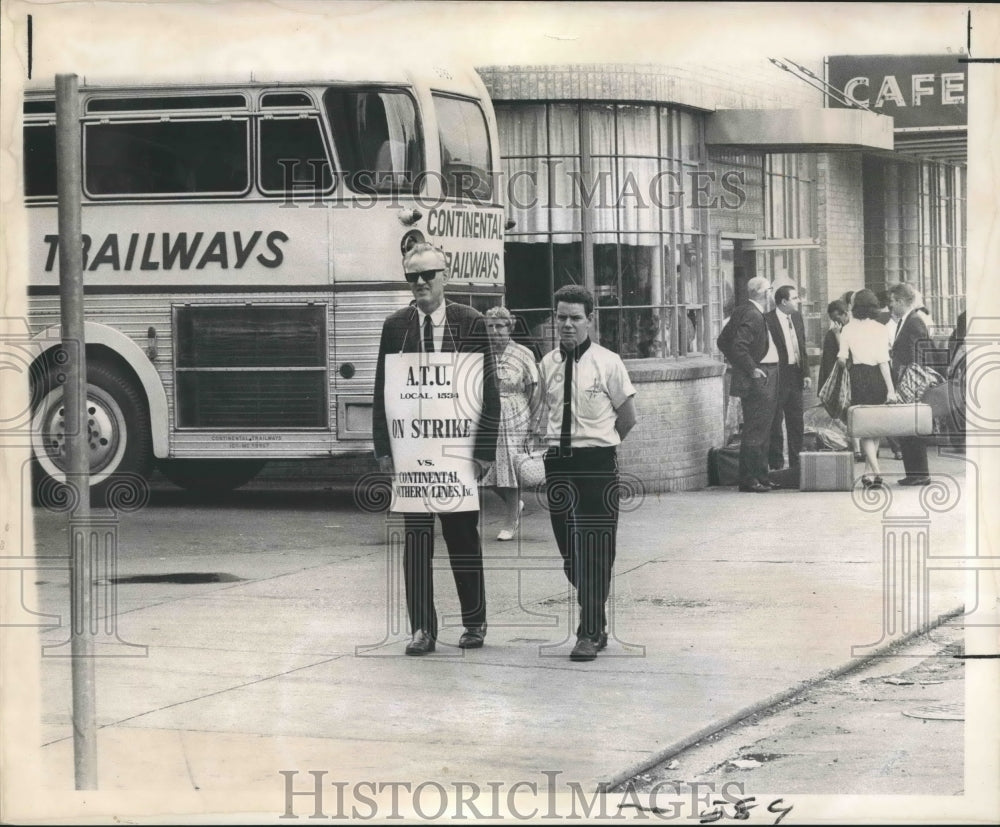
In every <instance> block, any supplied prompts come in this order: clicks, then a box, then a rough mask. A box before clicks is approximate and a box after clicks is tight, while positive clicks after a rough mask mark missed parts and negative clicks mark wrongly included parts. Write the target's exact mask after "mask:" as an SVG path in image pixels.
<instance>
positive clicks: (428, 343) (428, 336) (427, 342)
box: [424, 316, 434, 353]
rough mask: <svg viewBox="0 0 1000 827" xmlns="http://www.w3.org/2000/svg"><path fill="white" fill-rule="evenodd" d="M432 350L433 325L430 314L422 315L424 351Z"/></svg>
mask: <svg viewBox="0 0 1000 827" xmlns="http://www.w3.org/2000/svg"><path fill="white" fill-rule="evenodd" d="M433 352H434V325H433V323H432V322H431V317H430V316H424V353H433Z"/></svg>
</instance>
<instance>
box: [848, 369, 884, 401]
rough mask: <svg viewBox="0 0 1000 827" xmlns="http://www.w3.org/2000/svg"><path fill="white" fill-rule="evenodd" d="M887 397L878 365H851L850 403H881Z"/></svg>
mask: <svg viewBox="0 0 1000 827" xmlns="http://www.w3.org/2000/svg"><path fill="white" fill-rule="evenodd" d="M887 398H888V393H887V391H886V389H885V380H884V379H883V378H882V370H881V368H879V366H878V365H851V404H852V405H883V404H885V400H886V399H887Z"/></svg>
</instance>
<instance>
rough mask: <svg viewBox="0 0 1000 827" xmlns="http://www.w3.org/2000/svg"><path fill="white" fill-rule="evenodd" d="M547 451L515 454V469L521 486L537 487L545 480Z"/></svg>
mask: <svg viewBox="0 0 1000 827" xmlns="http://www.w3.org/2000/svg"><path fill="white" fill-rule="evenodd" d="M544 457H545V451H544V450H539V451H528V452H527V453H524V454H515V455H514V458H513V460H514V470H515V472H516V473H517V482H518V485H519V486H520V487H521V488H535V487H537V486H539V485H541V484H542V483H543V482H545V460H544Z"/></svg>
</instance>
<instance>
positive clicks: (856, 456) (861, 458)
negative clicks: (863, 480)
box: [854, 452, 865, 462]
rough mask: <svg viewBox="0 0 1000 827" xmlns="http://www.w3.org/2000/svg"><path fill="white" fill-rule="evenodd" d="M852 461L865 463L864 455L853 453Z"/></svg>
mask: <svg viewBox="0 0 1000 827" xmlns="http://www.w3.org/2000/svg"><path fill="white" fill-rule="evenodd" d="M854 461H855V462H864V461H865V455H864V454H860V453H858V452H855V453H854Z"/></svg>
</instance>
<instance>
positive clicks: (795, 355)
mask: <svg viewBox="0 0 1000 827" xmlns="http://www.w3.org/2000/svg"><path fill="white" fill-rule="evenodd" d="M785 321H786V322H787V323H788V343H789V345H790V346H791V348H792V349H791V352H790V353H789V354H788V356H789V359H788V361H789V362H790V363H791V364H793V365H797V364H798V363H799V340H798V337H797V336H796V335H795V327H794V325H792V317H791V316H785Z"/></svg>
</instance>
